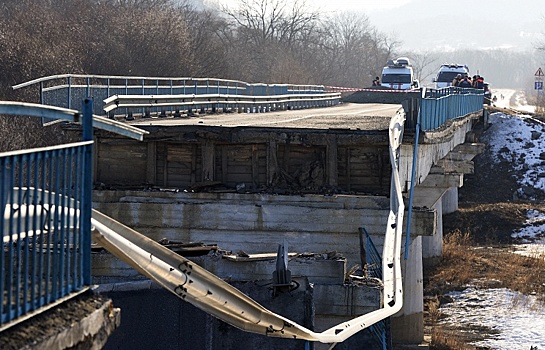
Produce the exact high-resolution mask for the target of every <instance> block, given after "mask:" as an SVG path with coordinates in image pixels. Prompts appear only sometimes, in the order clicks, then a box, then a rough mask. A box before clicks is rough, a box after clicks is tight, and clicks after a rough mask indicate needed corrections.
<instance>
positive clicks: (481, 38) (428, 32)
mask: <svg viewBox="0 0 545 350" xmlns="http://www.w3.org/2000/svg"><path fill="white" fill-rule="evenodd" d="M308 2H309V3H312V4H313V5H314V6H317V7H320V8H321V9H323V10H328V11H358V12H363V13H365V14H366V15H367V16H368V17H369V19H370V20H371V24H372V25H373V26H375V27H376V28H377V29H379V30H380V31H382V32H384V33H386V34H389V35H394V36H395V37H396V38H398V39H399V40H400V41H401V42H402V47H403V49H405V50H408V51H433V50H437V49H441V50H454V49H463V48H472V49H473V48H509V49H514V50H527V49H533V48H535V46H536V45H537V44H538V42H540V41H544V40H545V35H544V33H545V1H543V0H518V1H513V0H478V1H475V0H456V1H446V0H383V1H380V0H359V1H357V0H335V1H331V0H312V1H310V0H309V1H308Z"/></svg>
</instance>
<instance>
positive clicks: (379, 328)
mask: <svg viewBox="0 0 545 350" xmlns="http://www.w3.org/2000/svg"><path fill="white" fill-rule="evenodd" d="M359 230H360V235H362V234H365V259H366V261H365V263H366V264H367V266H366V268H367V276H368V277H370V278H376V279H378V280H382V258H381V257H380V253H379V252H378V250H377V248H376V247H375V244H374V243H373V240H372V239H371V236H370V235H369V233H368V232H367V230H366V229H365V228H363V227H360V228H359ZM389 330H390V318H386V319H384V320H382V321H380V322H377V323H375V324H373V325H371V326H370V327H369V331H370V332H371V334H372V335H373V339H374V340H375V341H376V343H377V346H378V349H381V350H388V349H390V346H389V344H390V342H391V336H390V332H389Z"/></svg>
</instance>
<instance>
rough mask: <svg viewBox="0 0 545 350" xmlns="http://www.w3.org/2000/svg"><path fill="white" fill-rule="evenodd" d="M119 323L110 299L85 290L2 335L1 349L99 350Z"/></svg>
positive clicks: (119, 319)
mask: <svg viewBox="0 0 545 350" xmlns="http://www.w3.org/2000/svg"><path fill="white" fill-rule="evenodd" d="M120 321H121V316H120V309H119V308H114V306H113V303H112V300H111V299H109V298H106V297H104V296H101V295H99V294H97V293H96V292H95V291H93V290H88V291H86V292H85V293H82V294H79V295H77V296H76V297H74V298H71V299H68V300H66V301H65V302H63V303H60V304H58V305H56V306H55V307H54V308H50V309H48V310H45V311H44V312H42V313H39V314H37V315H35V316H34V317H31V318H28V319H27V320H25V321H24V322H21V323H19V324H17V325H16V326H13V327H11V328H10V329H8V330H6V331H4V332H2V337H0V339H1V341H0V348H4V347H5V348H12V349H27V350H28V349H36V350H37V349H40V350H41V349H53V350H56V349H100V348H102V347H103V346H104V344H106V342H107V340H108V337H109V335H110V334H111V333H112V332H113V331H114V330H115V329H117V328H118V327H119V325H120V323H121V322H120Z"/></svg>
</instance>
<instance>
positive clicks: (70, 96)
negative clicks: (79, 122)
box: [66, 77, 72, 109]
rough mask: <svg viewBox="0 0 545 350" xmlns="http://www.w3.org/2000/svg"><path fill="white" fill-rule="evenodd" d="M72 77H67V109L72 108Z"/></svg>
mask: <svg viewBox="0 0 545 350" xmlns="http://www.w3.org/2000/svg"><path fill="white" fill-rule="evenodd" d="M71 100H72V77H68V102H67V107H66V108H68V109H72V101H71Z"/></svg>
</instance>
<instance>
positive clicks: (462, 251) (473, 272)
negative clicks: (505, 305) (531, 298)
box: [425, 230, 545, 350]
mask: <svg viewBox="0 0 545 350" xmlns="http://www.w3.org/2000/svg"><path fill="white" fill-rule="evenodd" d="M470 283H471V284H477V285H479V286H481V287H483V288H508V289H511V290H514V291H518V292H520V293H523V294H526V295H536V296H538V298H539V300H540V303H539V305H528V307H540V308H541V307H543V305H544V303H545V257H543V256H537V255H536V256H530V257H529V256H524V255H520V254H515V253H514V252H513V248H511V247H476V246H475V245H474V242H473V241H472V239H471V236H470V235H469V234H468V233H462V232H461V231H459V230H456V231H454V232H452V233H450V234H448V235H447V236H446V237H445V239H444V251H443V257H442V260H441V262H440V263H439V264H438V265H437V266H435V267H434V268H432V269H430V270H429V271H427V273H426V293H427V295H434V296H435V297H430V298H429V299H428V300H427V302H426V303H425V309H426V313H427V317H426V318H427V322H426V323H427V326H428V327H429V329H430V334H431V344H430V348H431V349H435V350H466V349H475V347H473V346H470V345H468V342H469V341H470V340H474V339H467V338H466V337H465V336H464V333H465V332H463V330H460V329H454V328H453V327H449V326H447V325H445V324H443V323H440V322H439V321H440V320H441V317H442V315H441V312H440V304H441V297H440V296H442V295H444V294H446V293H448V292H450V291H453V290H462V289H464V288H465V286H467V285H468V284H470ZM520 302H522V301H521V300H517V299H513V306H515V305H516V304H517V303H520Z"/></svg>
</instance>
